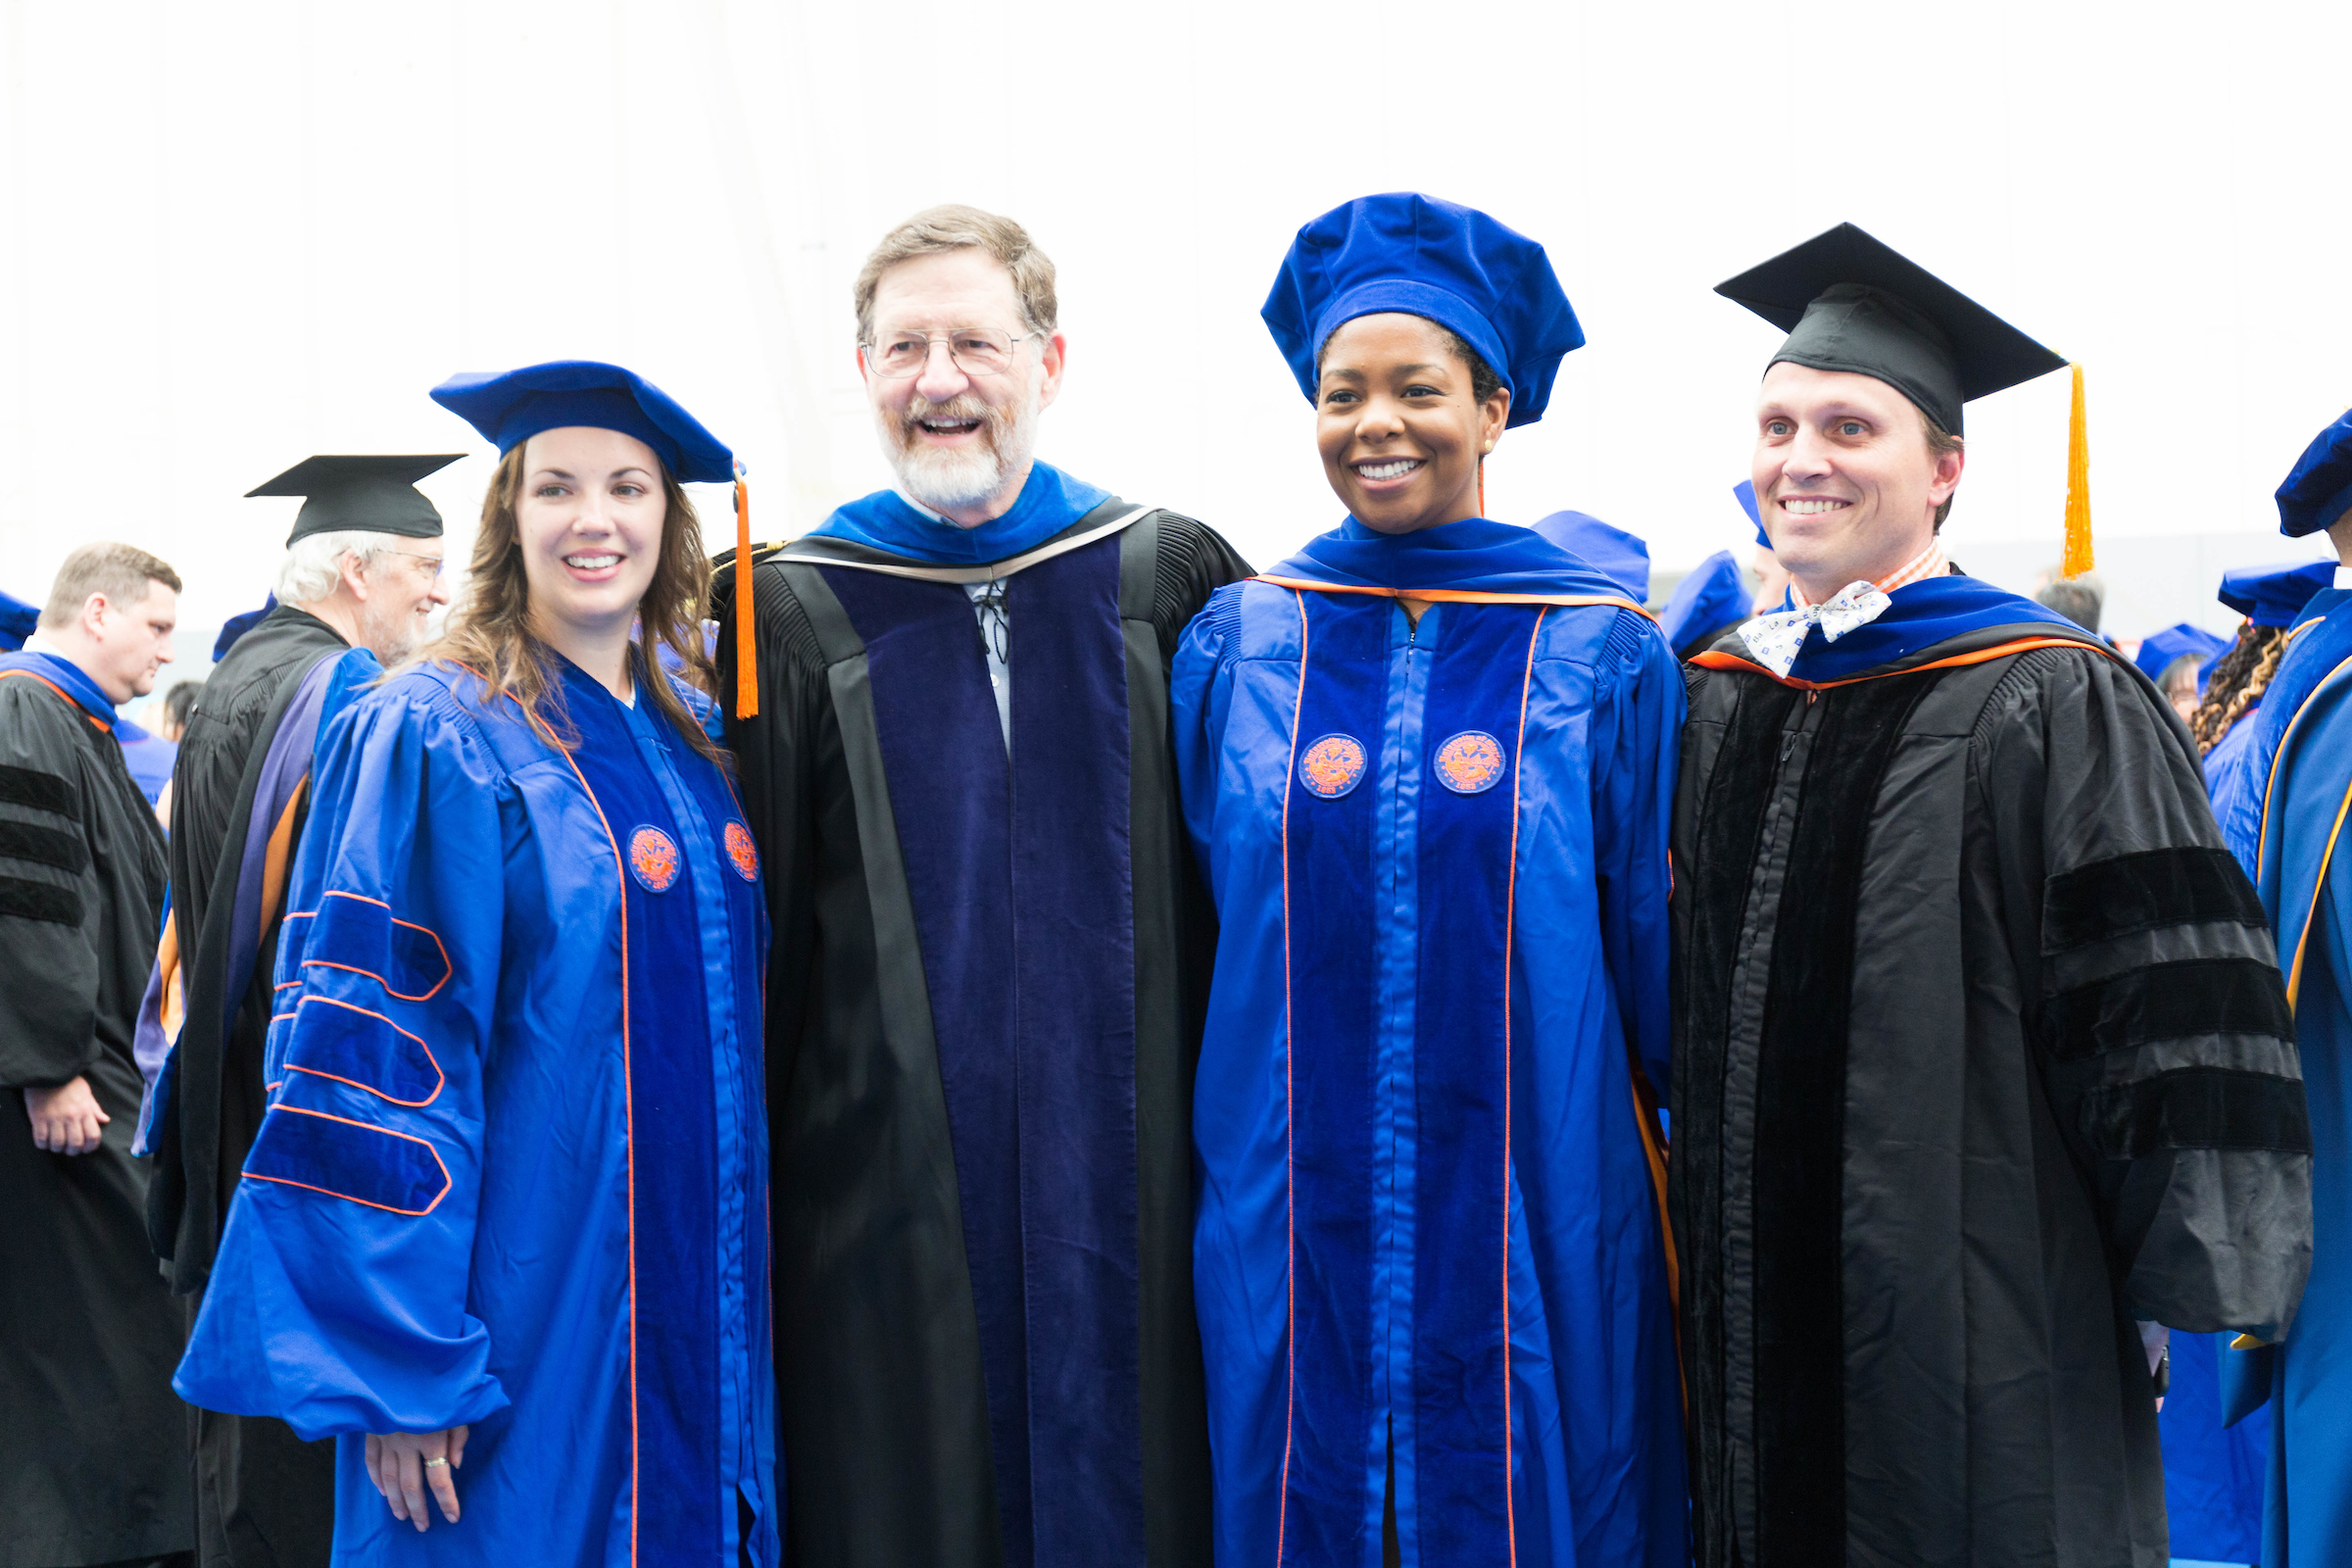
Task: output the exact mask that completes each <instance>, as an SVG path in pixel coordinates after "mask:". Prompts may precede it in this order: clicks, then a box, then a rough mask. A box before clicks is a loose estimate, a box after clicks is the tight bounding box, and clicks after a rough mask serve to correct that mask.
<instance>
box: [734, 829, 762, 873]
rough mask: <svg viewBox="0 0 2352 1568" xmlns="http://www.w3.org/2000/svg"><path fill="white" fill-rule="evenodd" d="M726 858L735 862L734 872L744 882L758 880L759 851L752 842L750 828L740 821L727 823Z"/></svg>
mask: <svg viewBox="0 0 2352 1568" xmlns="http://www.w3.org/2000/svg"><path fill="white" fill-rule="evenodd" d="M726 839H727V858H728V859H730V860H732V861H734V862H735V874H736V875H737V876H739V877H741V878H743V879H744V880H745V881H746V882H757V881H759V880H760V851H759V849H758V847H756V846H755V845H754V844H753V843H752V830H751V829H750V828H748V827H745V826H744V825H743V824H742V823H741V822H729V823H728V824H727V833H726Z"/></svg>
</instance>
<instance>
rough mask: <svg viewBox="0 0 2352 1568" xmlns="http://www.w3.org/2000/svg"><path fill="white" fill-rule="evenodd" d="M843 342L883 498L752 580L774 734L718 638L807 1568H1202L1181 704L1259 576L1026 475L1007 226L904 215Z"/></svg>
mask: <svg viewBox="0 0 2352 1568" xmlns="http://www.w3.org/2000/svg"><path fill="white" fill-rule="evenodd" d="M857 311H858V353H859V363H860V365H861V367H862V369H863V372H864V377H865V389H866V397H867V402H868V404H869V405H870V406H871V408H872V411H873V415H874V419H875V423H876V426H877V428H878V430H879V432H880V435H881V438H882V449H883V453H884V455H885V456H886V457H887V458H888V459H889V460H890V464H891V466H892V468H893V470H894V471H895V475H896V479H897V483H896V484H895V485H894V486H893V487H892V488H891V489H888V490H882V491H877V492H876V493H875V494H873V495H870V496H867V497H865V498H864V499H863V500H860V501H854V502H851V503H850V504H849V505H848V506H845V507H843V508H842V509H841V510H839V511H838V512H836V513H834V514H833V515H832V516H831V517H830V518H828V519H827V520H826V522H825V523H824V525H823V526H821V527H819V528H818V529H816V530H815V532H813V533H811V534H809V536H808V537H806V538H803V539H801V540H799V541H797V542H795V543H794V544H792V545H791V546H789V547H785V548H782V549H781V550H770V551H766V552H763V553H762V554H761V555H760V558H759V559H760V565H759V566H758V569H757V570H756V571H755V572H754V574H753V577H754V580H753V582H752V583H751V584H750V585H749V586H750V587H751V588H752V590H753V592H754V594H755V595H756V600H757V603H756V609H755V613H754V615H753V617H752V619H751V623H750V626H749V627H748V628H743V629H747V630H750V631H751V632H752V633H753V636H752V638H751V642H752V647H753V652H754V654H755V655H756V659H757V664H758V671H757V679H756V681H754V682H752V683H751V684H752V686H753V689H754V691H755V692H756V694H757V704H756V709H757V711H756V712H755V711H752V709H753V706H754V705H752V704H747V703H744V702H742V701H741V697H742V695H743V694H742V693H741V692H740V691H739V684H738V683H739V682H740V680H741V676H742V675H743V673H744V667H743V664H742V662H740V660H739V658H738V655H739V652H740V651H739V650H738V648H737V647H736V644H735V639H734V636H733V635H732V634H731V633H732V631H733V630H734V629H735V627H734V626H730V628H729V629H728V632H727V633H723V634H722V637H721V641H720V649H721V668H720V676H721V678H720V689H721V691H722V692H724V693H726V694H728V695H729V696H730V699H731V700H733V701H734V703H735V709H734V713H733V719H732V722H731V724H730V726H729V729H728V737H727V738H728V743H729V745H730V746H732V747H733V749H734V751H735V754H736V756H737V757H738V758H739V759H741V761H742V769H743V786H744V805H745V809H746V815H747V816H748V817H749V818H750V821H751V824H752V829H753V832H754V833H755V834H756V835H757V836H758V840H759V849H760V855H761V857H762V858H763V859H764V862H765V865H766V873H767V874H766V886H767V897H768V907H769V909H770V911H771V913H772V914H773V916H774V922H775V933H776V940H775V946H774V948H773V950H772V957H771V959H770V962H771V965H772V966H771V968H770V970H769V974H768V987H767V1020H768V1021H767V1062H768V1122H769V1129H770V1132H769V1146H770V1149H771V1151H772V1155H773V1159H774V1180H773V1186H772V1191H773V1193H774V1209H773V1214H774V1230H775V1245H776V1256H775V1273H774V1277H775V1282H776V1370H777V1376H778V1382H779V1398H778V1407H779V1410H780V1413H781V1419H782V1429H783V1452H784V1456H785V1469H786V1472H787V1473H788V1475H789V1476H790V1477H791V1486H790V1500H789V1502H788V1504H787V1518H786V1535H787V1540H788V1555H789V1556H790V1558H791V1559H792V1560H793V1561H796V1562H804V1563H825V1564H827V1565H830V1568H869V1565H870V1568H895V1565H898V1564H904V1563H925V1564H933V1565H938V1568H979V1565H982V1564H987V1565H991V1568H994V1565H997V1564H1005V1565H1007V1568H1027V1565H1030V1564H1044V1563H1068V1562H1101V1563H1122V1564H1137V1565H1142V1564H1151V1565H1153V1568H1173V1565H1178V1564H1187V1565H1189V1564H1202V1565H1205V1564H1206V1563H1207V1561H1208V1444H1207V1426H1206V1417H1205V1415H1204V1413H1203V1412H1204V1403H1203V1399H1204V1396H1203V1394H1202V1388H1201V1347H1200V1337H1199V1332H1198V1330H1197V1329H1196V1327H1195V1324H1194V1317H1193V1298H1192V1278H1191V1267H1190V1262H1191V1245H1192V1241H1191V1226H1192V1151H1191V1097H1192V1087H1191V1086H1192V1064H1193V1061H1194V1060H1195V1058H1196V1056H1197V1055H1198V1053H1199V1044H1200V1035H1199V1030H1200V1021H1199V1020H1200V1014H1199V1011H1198V1007H1197V1005H1196V1004H1197V1002H1198V1000H1199V996H1200V992H1201V983H1202V982H1203V981H1204V980H1205V974H1204V972H1203V971H1204V968H1205V963H1204V960H1205V956H1206V954H1207V951H1208V950H1207V945H1206V941H1205V938H1206V936H1207V931H1206V919H1205V904H1204V902H1203V900H1202V899H1201V895H1200V893H1199V889H1198V886H1197V882H1196V879H1195V877H1194V873H1193V869H1192V866H1191V863H1190V859H1189V857H1188V856H1187V853H1186V851H1185V848H1184V844H1183V835H1182V832H1181V829H1180V825H1179V818H1178V815H1177V809H1176V801H1175V776H1174V766H1173V760H1172V758H1171V756H1170V739H1169V729H1168V683H1167V675H1168V663H1169V661H1170V659H1171V658H1172V657H1173V654H1174V651H1175V647H1176V640H1177V636H1178V634H1179V633H1180V632H1181V631H1182V630H1183V628H1184V626H1185V623H1186V622H1187V621H1189V620H1190V619H1191V618H1192V616H1193V614H1194V613H1196V612H1197V611H1198V610H1199V609H1200V608H1201V605H1202V604H1203V603H1204V602H1205V601H1206V600H1207V598H1208V595H1209V592H1210V591H1211V590H1212V589H1214V588H1216V587H1217V586H1218V585H1220V584H1222V583H1226V582H1230V581H1232V580H1234V579H1235V578H1237V577H1240V576H1242V575H1244V574H1245V573H1246V572H1247V571H1248V570H1249V568H1248V566H1246V565H1245V564H1243V563H1242V561H1241V560H1240V558H1238V557H1237V556H1236V555H1235V554H1234V553H1233V551H1232V550H1230V549H1229V548H1227V546H1226V544H1225V542H1224V541H1223V540H1221V539H1219V538H1218V537H1217V536H1216V535H1215V534H1214V533H1212V532H1210V531H1209V530H1208V529H1207V528H1205V527H1203V526H1201V524H1200V523H1198V522H1195V521H1193V520H1192V519H1191V518H1189V517H1181V516H1178V515H1174V514H1173V513H1168V512H1163V511H1158V510H1155V509H1154V508H1152V507H1150V506H1136V505H1134V504H1131V503H1129V502H1125V501H1121V500H1119V499H1117V498H1116V497H1114V496H1112V495H1111V494H1110V493H1109V492H1107V491H1105V490H1102V489H1099V488H1097V487H1095V486H1093V485H1090V484H1087V483H1085V482H1084V481H1082V480H1080V479H1077V478H1075V477H1074V476H1072V475H1070V474H1067V473H1064V472H1062V471H1061V470H1059V469H1057V468H1054V467H1051V466H1048V465H1046V464H1044V463H1042V462H1039V461H1037V459H1036V457H1035V452H1036V445H1037V435H1038V428H1039V421H1040V416H1041V415H1042V414H1043V412H1044V411H1045V409H1046V408H1047V407H1048V406H1050V405H1051V404H1052V403H1053V402H1054V397H1055V395H1056V394H1057V393H1058V392H1059V391H1060V389H1061V378H1062V365H1063V354H1064V349H1065V342H1064V339H1063V336H1062V333H1061V327H1060V323H1059V321H1058V319H1057V313H1056V309H1055V301H1054V267H1053V264H1052V263H1051V262H1049V261H1048V260H1047V259H1046V257H1045V254H1044V253H1043V252H1042V251H1040V250H1039V249H1038V248H1037V246H1036V245H1035V244H1034V243H1033V242H1032V241H1031V240H1030V238H1029V235H1028V234H1027V233H1026V232H1025V231H1024V230H1023V229H1022V228H1021V226H1020V225H1019V224H1018V223H1015V222H1013V221H1011V220H1009V219H1005V218H1000V217H996V216H994V215H991V214H988V213H983V212H980V211H978V210H976V209H973V208H969V207H940V208H933V209H932V210H930V211H929V212H925V213H921V214H918V215H917V216H915V217H914V218H912V219H909V220H908V221H907V222H905V223H903V224H901V225H900V226H899V227H898V228H896V229H894V230H893V231H892V232H891V233H890V234H889V235H887V236H885V237H884V239H883V241H882V243H881V244H880V245H879V246H877V247H876V248H875V250H874V252H873V254H872V256H871V257H869V258H868V259H867V261H866V264H865V267H864V269H863V270H861V271H860V273H859V274H858V287H857ZM731 589H732V578H731V575H730V578H729V583H728V585H727V586H725V587H722V588H721V589H720V591H719V594H718V598H719V602H720V603H721V604H722V605H725V606H728V607H729V608H730V613H732V601H733V595H732V592H731Z"/></svg>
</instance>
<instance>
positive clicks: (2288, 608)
mask: <svg viewBox="0 0 2352 1568" xmlns="http://www.w3.org/2000/svg"><path fill="white" fill-rule="evenodd" d="M2334 581H2335V563H2334V562H2332V561H2326V560H2322V561H2297V562H2290V563H2289V564H2286V565H2283V566H2239V567H2237V568H2235V569H2234V570H2230V571H2225V572H2223V573H2222V592H2221V600H2222V603H2223V604H2225V605H2228V606H2229V608H2230V609H2231V610H2234V611H2236V612H2237V613H2239V614H2241V615H2244V616H2246V617H2247V618H2248V619H2250V620H2252V621H2253V622H2254V624H2255V625H2257V626H2292V625H2293V624H2294V623H2295V616H2297V615H2299V614H2301V613H2302V612H2303V607H2304V606H2305V605H2308V604H2310V603H2311V599H2312V595H2314V594H2316V593H2318V592H2319V591H2320V590H2321V589H2323V588H2326V587H2327V586H2328V585H2329V584H2331V583H2333V582H2334Z"/></svg>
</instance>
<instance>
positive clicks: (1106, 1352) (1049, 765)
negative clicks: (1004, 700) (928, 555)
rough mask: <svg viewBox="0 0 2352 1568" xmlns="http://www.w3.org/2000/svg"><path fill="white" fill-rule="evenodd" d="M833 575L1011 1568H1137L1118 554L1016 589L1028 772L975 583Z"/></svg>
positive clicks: (1019, 698)
mask: <svg viewBox="0 0 2352 1568" xmlns="http://www.w3.org/2000/svg"><path fill="white" fill-rule="evenodd" d="M825 579H826V582H827V583H828V584H829V585H830V586H831V587H832V589H833V591H834V593H835V594H836V595H837V596H838V597H839V599H840V601H841V604H842V606H843V608H844V610H845V611H846V612H847V613H848V614H849V616H850V619H851V621H852V623H853V624H854V625H855V626H856V628H857V630H858V635H859V636H860V637H861V638H862V639H863V640H864V642H865V646H866V655H867V669H868V676H869V679H870V681H871V685H872V691H873V702H874V715H875V720H876V724H877V727H878V729H879V733H880V746H881V752H882V759H883V769H884V772H885V774H886V776H887V778H888V781H889V788H890V801H891V810H892V815H893V817H894V818H895V820H896V823H897V829H898V835H899V841H900V845H901V848H902V851H903V853H904V856H905V860H906V867H907V889H908V893H909V896H910V900H911V903H912V906H913V909H914V919H915V928H916V936H917V940H918V942H919V944H920V946H921V949H922V958H923V974H924V980H925V983H926V985H927V987H928V989H929V992H930V1003H931V1015H932V1023H933V1032H934V1035H935V1038H936V1040H937V1043H938V1053H939V1068H940V1077H941V1082H942V1085H943V1088H944V1090H945V1093H946V1099H947V1107H948V1120H949V1127H950V1133H951V1137H952V1139H953V1141H954V1145H955V1155H956V1183H957V1188H958V1192H959V1196H960V1200H961V1203H962V1209H963V1221H964V1245H965V1253H966V1257H967V1260H968V1265H969V1269H970V1274H971V1281H972V1293H973V1299H974V1306H975V1308H976V1311H977V1317H978V1325H979V1334H980V1349H981V1360H982V1367H983V1375H984V1377H985V1380H986V1383H987V1390H988V1409H989V1428H990V1440H991V1452H992V1457H993V1460H994V1464H995V1472H996V1487H997V1495H998V1503H999V1509H1000V1514H1001V1522H1002V1526H1003V1531H1004V1537H1005V1561H1006V1562H1007V1563H1008V1564H1010V1565H1013V1568H1027V1565H1029V1564H1031V1563H1057V1562H1072V1561H1085V1560H1098V1561H1105V1560H1118V1561H1140V1560H1142V1555H1143V1476H1142V1466H1141V1460H1140V1444H1141V1419H1142V1418H1141V1413H1140V1409H1139V1405H1138V1377H1139V1369H1138V1356H1139V1346H1138V1341H1137V1334H1138V1328H1137V1289H1138V1278H1137V1256H1136V1246H1137V1241H1136V1223H1137V1221H1136V1195H1135V1177H1134V1172H1135V1160H1136V1154H1135V944H1134V916H1133V905H1132V899H1131V894H1130V887H1131V876H1132V873H1131V870H1130V863H1129V854H1128V790H1129V751H1128V734H1129V723H1130V720H1129V714H1128V709H1127V691H1126V660H1125V652H1124V642H1123V638H1122V633H1121V630H1120V625H1119V605H1118V591H1119V544H1118V540H1117V539H1116V538H1110V539H1104V540H1102V541H1100V542H1098V543H1096V544H1093V545H1089V546H1087V547H1085V548H1083V549H1080V550H1076V551H1072V552H1070V553H1069V554H1067V555H1064V556H1059V557H1056V558H1054V560H1052V561H1049V562H1045V563H1042V564H1039V565H1036V566H1033V567H1031V568H1029V569H1028V570H1026V571H1023V572H1022V573H1020V574H1019V575H1017V576H1015V577H1013V578H1012V579H1010V581H1009V583H1008V585H1007V595H1006V609H1007V614H1008V620H1009V626H1010V645H1011V675H1012V743H1011V755H1010V757H1009V759H1008V758H1007V756H1006V750H1005V741H1004V736H1003V732H1002V730H1001V729H1000V728H999V721H998V717H997V711H996V705H995V700H994V698H993V696H992V694H991V692H990V690H989V685H988V678H987V673H986V664H985V661H984V656H983V653H982V649H981V645H980V634H979V628H978V624H977V622H976V620H975V618H974V615H973V612H972V605H971V601H970V599H969V598H968V597H967V596H966V595H965V594H964V592H963V591H962V589H961V588H959V587H955V586H951V585H945V584H937V583H925V582H914V581H908V580H906V579H901V578H894V577H889V576H884V575H881V574H877V573H870V572H862V571H857V570H850V569H844V568H829V569H826V570H825Z"/></svg>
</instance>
